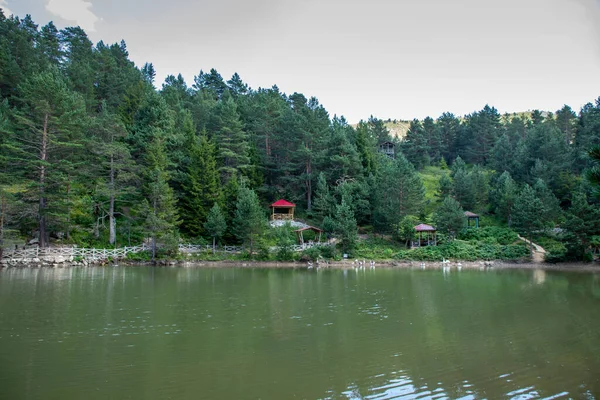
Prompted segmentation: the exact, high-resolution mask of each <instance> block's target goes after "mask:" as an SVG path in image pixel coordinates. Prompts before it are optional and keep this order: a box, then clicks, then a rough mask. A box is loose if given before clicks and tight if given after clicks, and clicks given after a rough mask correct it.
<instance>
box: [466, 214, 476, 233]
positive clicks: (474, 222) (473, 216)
mask: <svg viewBox="0 0 600 400" xmlns="http://www.w3.org/2000/svg"><path fill="white" fill-rule="evenodd" d="M465 218H467V229H468V228H475V229H477V228H479V215H477V214H475V213H472V212H471V211H465ZM471 221H473V225H472V226H471Z"/></svg>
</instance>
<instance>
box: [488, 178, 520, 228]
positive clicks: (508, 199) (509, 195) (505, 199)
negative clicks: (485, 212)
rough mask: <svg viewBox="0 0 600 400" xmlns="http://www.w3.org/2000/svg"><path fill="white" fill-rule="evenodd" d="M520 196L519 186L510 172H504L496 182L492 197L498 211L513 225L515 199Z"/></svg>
mask: <svg viewBox="0 0 600 400" xmlns="http://www.w3.org/2000/svg"><path fill="white" fill-rule="evenodd" d="M517 196H518V187H517V184H516V183H515V181H514V180H513V179H512V178H511V176H510V174H509V173H508V172H504V173H502V175H500V177H499V178H498V181H497V182H496V188H495V189H494V191H493V196H492V198H493V199H494V201H495V205H496V213H497V214H498V215H500V216H501V217H503V218H504V219H505V220H506V223H507V224H508V226H511V220H512V214H513V211H514V206H515V201H516V200H517Z"/></svg>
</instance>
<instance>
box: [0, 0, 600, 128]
mask: <svg viewBox="0 0 600 400" xmlns="http://www.w3.org/2000/svg"><path fill="white" fill-rule="evenodd" d="M0 7H1V8H4V9H5V13H6V14H10V13H15V14H16V15H18V16H24V15H25V14H31V15H32V17H33V19H34V21H35V22H37V23H38V24H40V26H41V25H44V24H45V23H47V22H48V21H54V23H55V24H56V25H57V26H58V27H59V28H63V27H65V26H73V25H80V26H81V27H82V28H84V29H85V30H86V32H87V33H88V35H89V36H90V39H91V40H92V41H93V42H98V41H100V40H103V41H104V42H105V43H113V42H118V41H120V40H121V39H124V40H125V42H126V43H127V48H128V50H129V54H130V58H131V59H132V60H133V61H134V62H135V63H136V64H137V65H138V66H142V65H143V64H144V63H145V62H152V63H153V64H154V66H155V69H156V71H157V80H156V83H157V86H158V87H160V86H161V84H162V82H163V81H164V78H165V77H166V76H167V75H170V74H173V75H177V74H178V73H181V74H182V75H183V77H184V78H185V79H186V81H187V82H188V84H189V85H191V84H192V83H193V78H194V76H195V75H197V74H198V72H199V71H200V70H204V71H208V70H210V69H211V68H215V69H217V71H219V73H220V74H221V75H222V76H223V77H224V78H225V79H226V80H227V79H229V78H230V77H231V75H232V74H233V73H234V72H237V73H238V74H239V75H240V76H241V77H242V79H243V80H244V81H245V82H246V83H248V84H249V85H250V86H251V87H252V88H254V89H257V88H259V87H271V86H273V85H277V86H278V87H279V88H280V90H282V91H284V92H286V93H288V94H291V93H294V92H299V93H303V94H304V95H305V96H307V97H310V96H315V97H317V98H318V99H319V101H320V102H321V104H323V105H324V106H325V108H326V109H327V110H328V111H329V113H330V114H331V115H332V116H333V115H334V114H336V115H338V116H339V115H344V116H345V117H346V119H347V120H348V121H350V122H352V123H354V122H358V121H359V120H361V119H366V118H368V117H369V116H370V115H374V116H376V117H379V118H383V119H387V118H391V119H405V120H408V119H413V118H419V119H422V118H424V117H426V116H431V117H433V118H436V117H438V116H439V115H441V114H442V113H443V112H452V113H454V114H456V115H465V114H468V113H471V112H473V111H476V110H480V109H481V108H483V106H484V105H485V104H489V105H491V106H494V107H496V108H497V109H498V110H499V111H500V112H501V113H504V112H518V111H527V110H533V109H540V110H546V111H555V110H557V109H559V108H561V107H562V106H563V105H564V104H568V105H570V106H571V107H572V108H573V109H574V110H576V111H578V110H579V108H580V107H581V106H582V105H584V104H585V103H587V102H593V101H594V100H595V99H596V98H598V97H599V96H600V0H500V1H498V0H497V1H490V0H452V1H450V0H413V1H405V0H395V1H394V0H389V1H388V0H368V1H366V0H169V1H164V0H0ZM6 10H9V11H8V12H6Z"/></svg>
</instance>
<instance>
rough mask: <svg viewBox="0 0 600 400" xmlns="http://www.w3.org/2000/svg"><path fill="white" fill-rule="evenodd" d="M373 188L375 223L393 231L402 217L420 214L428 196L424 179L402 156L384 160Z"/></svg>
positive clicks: (382, 229) (382, 228) (384, 230)
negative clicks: (426, 195) (422, 179)
mask: <svg viewBox="0 0 600 400" xmlns="http://www.w3.org/2000/svg"><path fill="white" fill-rule="evenodd" d="M382 158H383V157H382ZM373 190H375V192H376V193H375V196H374V200H375V205H374V211H373V214H374V224H375V226H376V227H377V229H379V230H381V231H383V232H391V231H392V230H393V227H394V226H395V225H396V224H397V223H398V222H399V221H400V219H401V218H402V217H404V216H406V215H417V214H419V213H420V212H421V210H422V207H423V202H424V197H425V189H424V187H423V182H422V181H421V178H420V177H419V174H417V172H416V171H415V169H414V167H413V166H412V164H411V163H410V162H408V160H407V159H406V158H404V157H403V156H402V155H398V157H397V158H396V159H395V160H390V159H386V160H381V168H380V169H379V170H378V173H377V178H376V184H375V186H374V187H373Z"/></svg>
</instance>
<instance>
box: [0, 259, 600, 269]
mask: <svg viewBox="0 0 600 400" xmlns="http://www.w3.org/2000/svg"><path fill="white" fill-rule="evenodd" d="M91 266H106V267H110V266H130V267H136V266H157V267H187V268H231V267H239V268H292V269H294V268H297V269H327V268H328V269H375V268H389V269H394V268H402V269H444V270H462V269H465V270H487V269H496V270H504V269H531V270H535V269H544V270H555V271H582V272H600V263H598V262H591V263H557V264H549V263H539V262H531V261H522V262H509V261H502V260H495V261H485V260H481V261H448V260H447V261H445V262H433V261H408V260H406V261H405V260H379V261H364V260H358V261H357V260H341V261H324V260H322V261H319V262H306V261H295V262H293V261H290V262H280V261H240V260H221V261H179V260H158V261H156V262H154V263H153V262H147V261H130V260H112V261H109V260H95V261H94V260H85V259H83V260H77V259H74V258H72V257H60V256H57V257H47V258H43V259H40V258H31V259H13V260H10V259H4V260H2V262H1V263H0V269H2V268H71V267H91Z"/></svg>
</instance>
